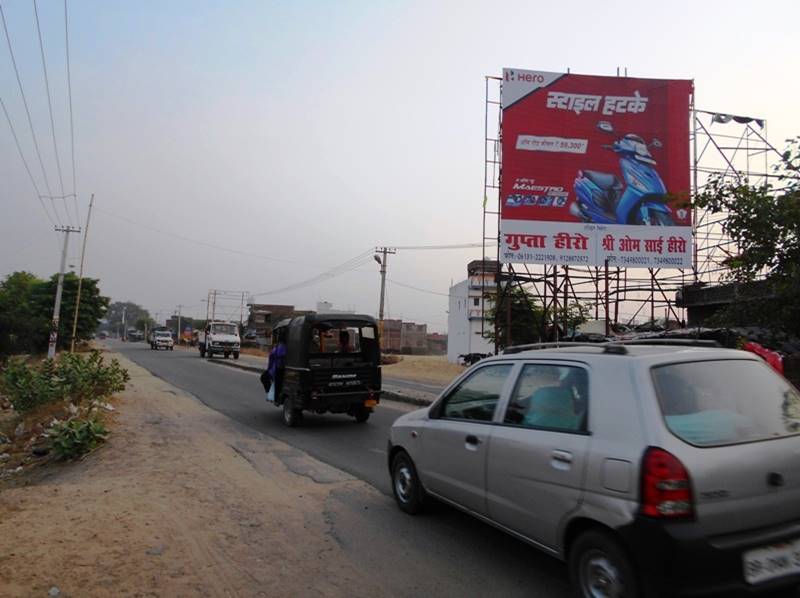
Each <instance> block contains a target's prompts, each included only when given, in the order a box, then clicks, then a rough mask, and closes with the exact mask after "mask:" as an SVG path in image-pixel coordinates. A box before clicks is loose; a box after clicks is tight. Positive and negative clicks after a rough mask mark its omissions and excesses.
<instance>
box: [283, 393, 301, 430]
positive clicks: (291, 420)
mask: <svg viewBox="0 0 800 598" xmlns="http://www.w3.org/2000/svg"><path fill="white" fill-rule="evenodd" d="M302 419H303V411H302V409H295V408H294V406H293V405H292V399H290V398H288V397H287V398H285V399H284V400H283V423H285V424H286V425H287V426H289V427H290V428H294V427H295V426H297V424H299V423H300V422H301V421H302Z"/></svg>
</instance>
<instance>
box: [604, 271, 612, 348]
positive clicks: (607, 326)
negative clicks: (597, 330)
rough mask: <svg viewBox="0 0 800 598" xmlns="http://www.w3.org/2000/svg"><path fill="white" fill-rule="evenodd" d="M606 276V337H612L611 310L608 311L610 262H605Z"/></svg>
mask: <svg viewBox="0 0 800 598" xmlns="http://www.w3.org/2000/svg"><path fill="white" fill-rule="evenodd" d="M605 275H606V296H605V305H606V336H611V322H609V320H608V317H609V313H608V312H609V309H608V307H609V306H608V260H606V261H605Z"/></svg>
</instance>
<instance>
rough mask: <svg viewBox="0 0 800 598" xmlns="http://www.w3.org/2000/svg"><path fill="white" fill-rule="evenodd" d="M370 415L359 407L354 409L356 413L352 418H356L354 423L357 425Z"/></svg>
mask: <svg viewBox="0 0 800 598" xmlns="http://www.w3.org/2000/svg"><path fill="white" fill-rule="evenodd" d="M371 414H372V412H371V411H370V410H369V409H367V408H366V407H359V408H358V409H356V412H355V414H354V415H353V417H355V418H356V422H358V423H359V424H363V423H365V422H366V421H367V420H368V419H369V416H370V415H371Z"/></svg>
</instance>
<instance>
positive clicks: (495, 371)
mask: <svg viewBox="0 0 800 598" xmlns="http://www.w3.org/2000/svg"><path fill="white" fill-rule="evenodd" d="M510 373H511V364H497V365H487V366H484V367H482V368H479V369H478V370H476V371H475V372H473V373H472V374H471V375H470V376H469V377H468V378H467V379H466V380H464V381H463V382H461V384H459V385H458V386H457V387H456V389H455V390H454V391H452V392H451V393H450V394H449V395H448V396H447V398H446V399H445V400H444V405H443V407H442V411H441V414H442V417H444V418H447V419H469V420H476V421H485V422H488V421H492V417H493V416H494V409H495V407H496V406H497V402H498V401H499V400H500V394H501V393H502V392H503V386H504V385H505V383H506V380H507V379H508V375H509V374H510Z"/></svg>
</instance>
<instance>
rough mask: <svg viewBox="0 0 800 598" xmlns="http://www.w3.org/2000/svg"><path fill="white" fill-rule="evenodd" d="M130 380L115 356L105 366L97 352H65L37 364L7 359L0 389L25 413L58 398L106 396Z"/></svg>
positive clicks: (81, 398) (76, 400)
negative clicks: (54, 359)
mask: <svg viewBox="0 0 800 598" xmlns="http://www.w3.org/2000/svg"><path fill="white" fill-rule="evenodd" d="M129 380H130V376H129V375H128V372H127V370H125V369H124V368H122V367H121V366H120V365H119V362H118V361H117V360H116V359H112V360H111V363H109V364H108V365H106V364H105V363H104V361H103V358H102V356H101V355H100V352H99V351H92V352H91V353H90V354H89V355H77V354H74V355H73V354H69V353H65V354H63V355H62V356H61V357H60V358H59V360H58V361H53V360H52V359H46V360H44V361H42V362H41V363H39V364H29V363H26V362H25V361H23V360H20V359H11V360H9V361H8V363H7V364H6V367H5V368H4V370H3V372H2V375H1V376H0V391H2V392H3V394H4V395H6V396H7V397H8V400H9V401H10V402H11V405H12V406H13V407H14V409H15V410H16V411H18V412H20V413H24V412H27V411H31V410H32V409H36V408H37V407H40V406H42V405H47V404H49V403H53V402H55V401H59V400H65V399H66V400H70V401H72V402H73V403H80V402H81V401H84V400H86V399H95V398H96V399H99V398H104V397H108V396H110V395H112V394H114V393H115V392H120V391H122V390H124V389H125V383H127V382H128V381H129Z"/></svg>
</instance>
